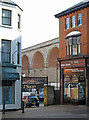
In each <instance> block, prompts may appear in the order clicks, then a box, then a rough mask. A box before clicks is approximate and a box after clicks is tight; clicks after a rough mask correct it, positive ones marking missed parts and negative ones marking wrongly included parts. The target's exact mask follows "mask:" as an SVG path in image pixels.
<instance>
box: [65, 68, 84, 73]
mask: <svg viewBox="0 0 89 120" xmlns="http://www.w3.org/2000/svg"><path fill="white" fill-rule="evenodd" d="M64 72H72V73H75V72H84V68H72V69H64Z"/></svg>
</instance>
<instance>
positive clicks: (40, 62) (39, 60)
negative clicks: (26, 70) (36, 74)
mask: <svg viewBox="0 0 89 120" xmlns="http://www.w3.org/2000/svg"><path fill="white" fill-rule="evenodd" d="M32 67H33V68H44V58H43V55H42V54H41V53H40V52H36V53H35V54H34V57H33V63H32Z"/></svg>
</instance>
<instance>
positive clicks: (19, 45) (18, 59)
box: [17, 42, 21, 64]
mask: <svg viewBox="0 0 89 120" xmlns="http://www.w3.org/2000/svg"><path fill="white" fill-rule="evenodd" d="M20 48H21V44H20V43H19V42H18V43H17V64H20Z"/></svg>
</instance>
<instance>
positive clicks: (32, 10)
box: [12, 0, 82, 49]
mask: <svg viewBox="0 0 89 120" xmlns="http://www.w3.org/2000/svg"><path fill="white" fill-rule="evenodd" d="M12 1H13V2H15V3H16V4H18V5H19V6H20V7H21V8H22V9H23V13H22V18H21V22H22V49H24V48H27V47H31V46H33V45H36V44H39V43H42V42H45V41H48V40H52V39H54V38H57V37H59V20H58V18H55V16H54V15H55V14H57V13H60V12H62V11H63V10H66V9H67V8H69V7H71V6H73V5H75V4H77V3H79V2H81V1H82V0H12Z"/></svg>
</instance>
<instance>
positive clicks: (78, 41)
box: [77, 36, 80, 44]
mask: <svg viewBox="0 0 89 120" xmlns="http://www.w3.org/2000/svg"><path fill="white" fill-rule="evenodd" d="M77 44H80V36H79V37H77Z"/></svg>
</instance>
